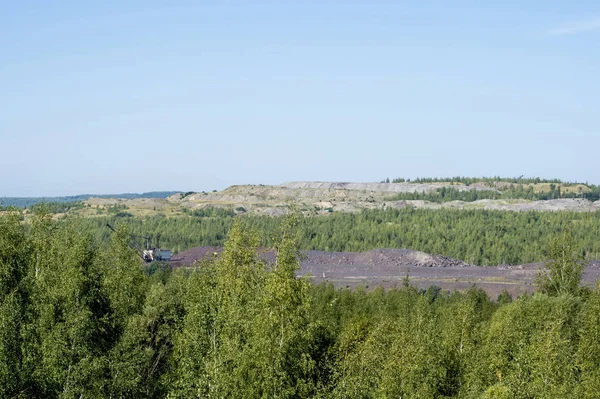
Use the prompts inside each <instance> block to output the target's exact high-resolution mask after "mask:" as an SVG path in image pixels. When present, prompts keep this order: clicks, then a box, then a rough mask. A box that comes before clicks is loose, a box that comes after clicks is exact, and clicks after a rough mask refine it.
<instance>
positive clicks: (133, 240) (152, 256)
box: [106, 223, 171, 262]
mask: <svg viewBox="0 0 600 399" xmlns="http://www.w3.org/2000/svg"><path fill="white" fill-rule="evenodd" d="M106 227H108V228H109V229H111V231H113V232H115V229H114V228H113V227H112V226H111V225H110V224H108V223H107V224H106ZM129 238H130V240H129V246H130V247H131V248H132V249H133V250H135V252H137V254H138V255H139V256H140V258H142V259H143V260H144V262H154V261H164V262H168V261H170V260H171V251H170V250H169V249H160V248H156V247H152V245H151V243H152V237H150V236H149V235H147V236H146V237H140V236H135V235H133V234H130V235H129ZM140 238H141V239H144V240H146V249H142V247H141V245H140V244H139V242H138V239H140ZM159 238H160V237H157V247H158V239H159Z"/></svg>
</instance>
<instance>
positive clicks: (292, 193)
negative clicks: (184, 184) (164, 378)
mask: <svg viewBox="0 0 600 399" xmlns="http://www.w3.org/2000/svg"><path fill="white" fill-rule="evenodd" d="M442 187H447V188H448V187H451V188H453V189H455V190H459V191H470V190H477V191H481V190H486V191H490V190H492V191H493V190H497V189H496V188H494V187H490V186H488V185H484V184H471V185H469V186H466V185H464V184H459V183H330V182H289V183H283V184H280V185H275V186H266V185H241V186H231V187H229V188H227V189H225V190H223V191H217V192H210V193H207V192H203V193H193V194H190V195H181V194H175V195H173V196H171V197H169V198H168V199H167V201H168V202H169V203H171V204H178V205H179V206H181V207H184V208H188V209H194V208H205V207H211V206H217V207H229V208H233V209H243V210H244V212H250V213H255V214H266V215H271V216H279V215H282V214H284V213H286V212H287V210H288V209H289V206H290V205H291V204H295V205H296V206H297V207H298V208H299V209H300V210H302V211H303V212H304V213H305V214H327V213H331V212H358V211H360V210H362V209H386V208H397V209H399V208H406V207H412V208H416V209H446V208H448V209H485V210H499V211H515V212H521V211H532V210H535V211H549V212H555V211H564V210H569V211H580V212H592V211H597V210H600V201H596V202H591V201H588V200H586V199H581V198H569V199H555V200H547V201H528V200H519V199H516V200H502V199H500V200H490V199H483V200H477V201H473V202H464V201H452V202H446V203H441V204H440V203H434V202H429V201H423V200H406V201H394V200H392V199H391V198H393V196H394V195H395V194H398V193H429V192H434V191H435V190H437V189H439V188H442Z"/></svg>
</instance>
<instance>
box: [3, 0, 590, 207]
mask: <svg viewBox="0 0 600 399" xmlns="http://www.w3.org/2000/svg"><path fill="white" fill-rule="evenodd" d="M93 3H96V4H93ZM489 3H492V2H476V1H411V2H408V1H406V2H399V1H387V2H382V1H362V2H357V1H344V2H342V1H311V0H305V1H302V2H282V1H270V2H265V1H263V2H250V1H223V2H203V1H172V2H164V1H152V0H146V1H112V0H107V1H103V2H82V1H57V2H46V1H27V0H24V1H19V2H13V1H6V0H0V48H1V49H2V51H1V52H0V145H1V146H2V153H1V155H0V170H2V179H1V180H0V196H41V195H70V194H78V193H117V192H141V191H149V190H170V189H175V190H184V191H187V190H195V191H201V190H212V189H222V188H225V187H227V186H229V185H232V184H245V183H253V184H259V183H262V184H276V183H281V182H284V181H292V180H332V181H379V180H381V179H384V178H386V177H390V178H393V177H398V176H404V177H416V176H447V175H448V176H453V175H468V176H482V175H485V176H489V175H502V176H519V175H526V176H541V177H548V178H549V177H558V178H562V179H566V180H579V181H589V182H590V183H596V184H597V183H600V168H599V167H598V162H599V159H598V150H599V148H600V94H599V93H600V90H599V89H600V74H599V73H598V71H600V3H599V2H597V1H579V2H577V1H573V2H565V1H539V0H536V1H503V2H494V3H498V4H494V5H491V4H489ZM167 4H168V5H167Z"/></svg>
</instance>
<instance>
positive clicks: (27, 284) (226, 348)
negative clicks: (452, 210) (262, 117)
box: [0, 212, 600, 399]
mask: <svg viewBox="0 0 600 399" xmlns="http://www.w3.org/2000/svg"><path fill="white" fill-rule="evenodd" d="M372 216H373V215H370V216H369V217H372ZM360 217H367V216H365V215H363V216H360ZM188 220H190V221H191V220H192V219H188ZM323 220H329V221H331V220H332V219H323ZM371 220H372V219H371ZM277 222H278V226H277V228H275V229H274V230H273V232H274V234H271V232H269V233H268V234H269V237H270V238H269V240H270V242H272V246H273V247H274V248H275V250H276V253H277V257H276V261H275V262H274V263H273V264H265V263H264V260H262V258H261V257H259V256H257V248H258V246H259V245H260V242H261V240H262V239H261V236H262V235H264V234H265V233H266V232H263V231H261V230H260V229H253V228H251V227H249V225H248V224H246V223H243V219H238V220H237V221H236V222H234V224H233V226H232V227H231V228H230V229H229V235H228V237H227V240H226V243H225V249H224V251H223V253H222V255H221V256H220V257H218V258H215V259H212V260H210V261H205V262H204V263H202V264H200V265H198V266H197V267H196V268H194V269H188V270H183V269H180V270H175V271H171V270H170V269H169V268H160V267H159V268H152V269H144V267H143V266H142V264H141V261H140V260H139V259H138V258H137V256H136V254H135V253H134V252H133V251H132V250H131V249H130V248H129V247H128V240H129V233H130V231H128V230H127V229H126V228H125V227H124V226H123V225H118V226H117V231H116V233H115V234H113V235H112V237H111V240H110V242H109V244H108V247H107V248H106V249H104V248H102V247H98V246H97V245H96V244H95V241H94V239H93V237H92V236H91V235H90V233H86V232H84V231H82V229H81V228H80V227H79V226H77V221H76V220H64V221H62V222H55V221H52V220H51V219H50V218H49V217H47V216H45V215H43V214H36V215H35V216H34V217H33V219H32V220H31V222H30V223H29V224H27V225H26V224H23V223H22V222H21V216H20V214H18V213H16V212H8V213H4V214H2V215H0V397H3V398H4V397H5V398H12V397H20V398H40V397H44V398H109V397H113V398H117V397H127V398H164V397H169V398H225V397H227V398H256V397H278V398H383V397H406V398H517V399H518V398H523V399H525V398H593V397H597V396H596V395H597V392H599V391H600V344H599V343H600V327H599V326H600V290H599V289H598V288H596V289H595V290H589V289H583V288H580V287H579V284H578V282H579V280H578V279H579V277H580V271H581V270H580V268H578V266H577V265H578V264H579V263H578V262H579V261H580V259H581V249H580V248H578V247H577V241H576V240H575V239H574V238H573V237H572V235H570V234H568V233H564V234H561V235H559V236H556V237H555V238H554V239H552V240H550V241H549V242H548V249H547V252H548V253H549V254H560V256H558V255H557V256H554V258H555V259H554V260H553V262H551V263H549V264H548V270H547V272H546V273H543V274H540V277H539V280H538V292H537V293H535V294H534V295H523V296H521V297H519V298H516V299H514V300H513V298H511V297H510V296H509V295H507V294H506V293H504V294H502V295H501V296H500V297H499V298H497V300H495V299H494V300H491V299H490V298H488V297H487V295H486V294H485V292H484V291H482V290H480V289H478V288H476V287H473V288H471V289H470V290H468V291H467V292H463V293H461V292H453V293H450V292H446V291H442V290H440V289H439V288H437V287H431V288H429V289H427V290H416V289H415V288H413V287H411V285H410V279H406V280H405V282H404V285H403V287H402V288H399V289H391V290H387V291H384V290H383V289H376V290H373V291H365V290H361V289H358V290H354V291H350V290H344V289H341V290H336V289H334V288H333V287H332V286H330V285H319V286H314V285H312V284H310V282H309V281H308V280H307V279H305V278H302V279H297V278H296V277H295V275H294V272H295V270H296V269H297V268H298V240H297V234H296V233H297V232H298V231H301V229H302V227H301V225H302V223H303V220H302V219H301V218H298V217H297V216H295V215H292V216H289V217H287V218H285V219H278V220H277ZM256 226H257V227H258V224H256ZM149 270H151V271H152V273H150V272H149Z"/></svg>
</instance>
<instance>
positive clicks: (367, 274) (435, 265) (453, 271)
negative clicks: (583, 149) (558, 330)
mask: <svg viewBox="0 0 600 399" xmlns="http://www.w3.org/2000/svg"><path fill="white" fill-rule="evenodd" d="M221 251H222V248H220V247H197V248H192V249H189V250H187V251H184V252H181V253H179V254H178V255H175V256H174V257H173V260H172V265H173V266H174V267H190V266H193V265H194V264H195V262H196V261H200V260H202V259H207V258H211V257H215V256H218V254H219V253H220V252H221ZM260 254H261V257H263V259H264V260H265V261H266V262H272V261H273V260H274V256H275V255H274V253H273V252H272V251H269V250H266V249H262V250H260ZM302 254H303V256H302V260H301V262H300V266H301V267H300V270H298V275H299V276H304V275H309V276H310V278H311V279H312V280H313V282H315V283H317V284H318V283H321V282H331V283H332V284H334V285H335V286H337V287H358V286H363V287H366V288H373V287H378V286H382V287H394V286H400V285H401V284H402V281H403V279H405V278H406V276H408V277H409V279H410V282H411V284H412V285H414V286H416V287H418V288H427V287H429V286H432V285H437V286H439V287H441V288H443V289H447V290H451V291H452V290H464V289H468V288H470V287H471V286H472V285H473V284H475V285H477V286H478V287H480V288H483V289H484V290H485V291H486V292H487V293H488V295H490V297H491V298H496V297H497V296H498V294H500V292H501V291H502V290H504V289H506V290H507V291H508V292H510V293H511V295H513V296H515V297H516V296H518V295H519V294H521V293H524V292H532V291H533V280H534V278H535V275H536V274H537V273H538V272H539V270H540V268H541V267H543V265H542V264H541V263H537V264H526V265H518V266H508V265H501V266H485V267H483V266H474V265H469V264H467V263H465V262H463V261H461V260H457V259H453V258H449V257H446V256H440V255H430V254H426V253H423V252H419V251H413V250H409V249H376V250H372V251H366V252H325V251H303V252H302ZM599 276H600V261H593V262H590V263H589V264H588V265H587V267H586V269H585V272H584V276H583V279H584V284H587V285H593V284H594V282H595V281H596V280H597V279H598V277H599Z"/></svg>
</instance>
